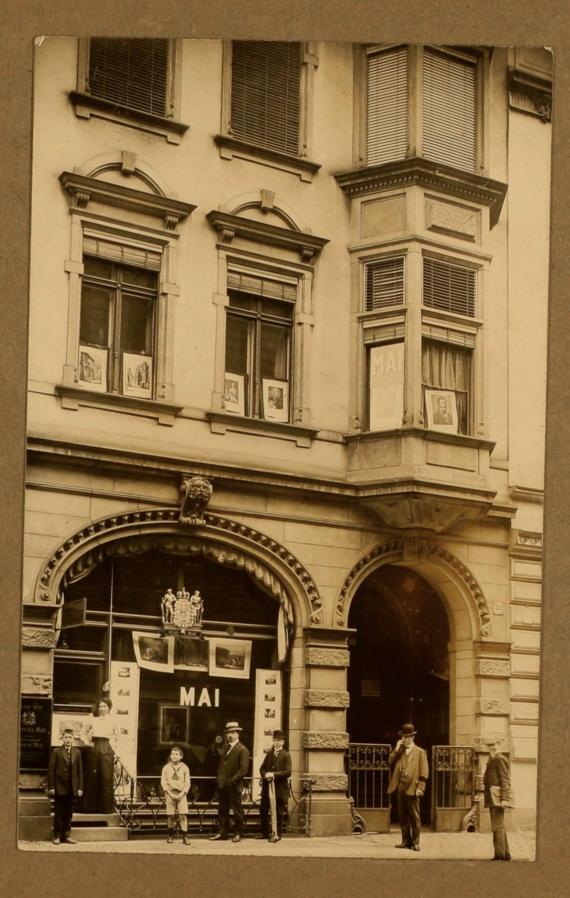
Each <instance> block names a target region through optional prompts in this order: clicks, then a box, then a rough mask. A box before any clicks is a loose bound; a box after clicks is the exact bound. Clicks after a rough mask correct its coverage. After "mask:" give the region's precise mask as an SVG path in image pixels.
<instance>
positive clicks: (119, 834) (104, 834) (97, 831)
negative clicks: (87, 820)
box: [71, 820, 129, 842]
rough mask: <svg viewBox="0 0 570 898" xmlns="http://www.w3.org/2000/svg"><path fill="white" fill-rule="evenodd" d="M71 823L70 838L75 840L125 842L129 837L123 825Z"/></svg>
mask: <svg viewBox="0 0 570 898" xmlns="http://www.w3.org/2000/svg"><path fill="white" fill-rule="evenodd" d="M74 822H75V820H74V821H73V823H74ZM73 823H72V824H71V838H72V839H75V840H76V841H77V842H126V841H127V839H128V838H129V832H128V830H127V829H126V827H124V826H74V825H73Z"/></svg>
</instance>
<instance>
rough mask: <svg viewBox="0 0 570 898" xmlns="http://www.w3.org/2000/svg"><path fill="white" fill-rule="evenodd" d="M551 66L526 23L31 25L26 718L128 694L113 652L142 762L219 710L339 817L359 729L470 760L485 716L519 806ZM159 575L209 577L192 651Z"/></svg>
mask: <svg viewBox="0 0 570 898" xmlns="http://www.w3.org/2000/svg"><path fill="white" fill-rule="evenodd" d="M551 80H552V78H551V59H550V55H549V53H548V52H547V51H545V50H540V49H536V50H530V49H526V50H521V49H506V48H487V47H484V48H483V47H462V48H457V47H431V46H425V47H418V46H385V45H370V46H368V45H365V46H354V45H350V44H334V43H330V44H328V43H316V42H315V43H312V42H311V43H290V44H287V43H275V42H270V43H264V42H247V41H246V42H243V41H238V42H231V41H228V42H224V41H190V40H162V39H156V40H155V39H144V40H132V39H124V40H110V39H91V40H77V39H73V38H52V37H49V38H46V39H45V40H44V41H43V43H41V46H39V47H38V48H37V49H36V58H35V91H34V161H33V191H32V235H31V275H30V327H29V394H28V467H27V500H26V501H27V506H26V525H25V526H26V534H25V561H24V584H23V596H22V601H23V629H22V709H23V710H22V718H24V714H25V713H26V710H25V709H27V712H28V714H29V713H30V709H32V710H33V708H34V707H35V708H36V713H37V715H38V716H41V715H42V714H43V715H44V718H42V719H44V723H45V727H44V729H46V730H47V731H48V739H50V737H51V738H55V732H54V730H55V727H56V722H57V721H58V720H59V719H60V718H61V715H64V716H65V715H67V716H68V717H69V716H70V715H77V716H79V717H81V715H82V714H84V713H86V712H87V710H88V709H89V706H90V704H91V703H92V702H93V701H94V699H95V698H96V697H97V696H98V695H100V694H101V690H102V689H103V688H105V686H106V684H108V683H111V688H112V690H115V696H116V704H117V711H118V712H119V711H120V710H121V693H120V686H121V684H120V682H119V680H118V679H117V678H118V677H119V676H120V675H121V673H120V672H121V670H122V671H123V675H125V671H127V670H128V671H129V676H132V678H133V688H132V691H131V690H129V692H130V694H129V700H128V701H125V702H124V704H125V708H126V710H125V711H124V713H125V726H124V727H123V735H124V738H125V744H128V750H126V754H128V755H129V757H130V763H131V769H132V772H133V773H136V774H137V775H139V776H147V775H148V776H152V775H155V774H156V772H157V770H158V771H159V766H160V764H161V763H163V761H164V755H165V750H166V748H167V745H168V743H169V742H171V741H172V740H180V741H182V742H184V743H185V744H186V745H188V746H189V747H190V748H191V750H192V751H193V752H194V754H193V755H192V757H193V758H194V762H195V769H194V771H193V772H195V773H198V774H199V771H200V760H201V759H202V758H203V756H204V751H205V749H206V748H207V746H208V744H209V743H210V742H211V741H212V739H213V737H214V736H215V735H216V733H218V732H219V731H220V730H221V729H222V728H223V724H224V723H225V722H226V721H227V720H236V719H237V720H238V721H239V722H240V723H241V725H242V726H243V728H244V734H243V739H244V741H245V742H246V744H248V746H249V747H250V748H252V749H253V753H254V762H253V763H254V769H253V773H254V774H255V765H256V763H258V761H259V760H260V757H261V755H260V753H261V752H262V751H263V746H264V744H265V743H266V742H267V740H268V739H270V733H271V730H272V728H273V726H274V725H282V726H283V727H284V728H285V729H286V731H287V734H288V744H289V747H290V749H291V753H292V757H293V767H294V769H293V789H294V790H295V789H301V788H302V786H303V783H306V781H307V780H308V779H310V780H311V787H312V832H314V833H316V834H324V833H339V834H342V833H348V832H350V831H351V827H352V820H351V811H350V797H349V795H350V791H351V789H350V788H349V777H350V774H351V771H350V768H349V765H347V757H349V755H348V754H347V753H348V751H349V746H350V745H360V746H362V745H367V746H376V745H386V744H388V743H390V742H391V743H392V744H393V742H394V739H395V738H397V731H398V727H399V726H400V725H401V724H402V723H403V722H404V721H407V720H412V721H413V722H414V723H415V725H416V726H417V728H418V733H419V735H418V742H419V744H421V745H423V746H424V747H426V748H428V749H433V747H434V746H444V747H445V746H453V747H459V748H462V747H463V748H469V749H473V757H474V758H475V764H476V767H477V769H479V766H480V765H481V764H482V763H483V761H484V757H485V755H484V740H485V738H486V737H488V736H489V735H493V736H498V737H499V738H500V740H501V743H502V750H503V751H505V752H506V753H507V754H508V755H509V758H510V764H511V771H512V779H513V785H514V787H515V790H516V794H517V809H516V810H515V811H513V812H512V813H513V820H514V821H516V822H517V823H518V824H520V825H525V826H526V825H529V826H532V825H533V823H534V815H535V807H536V764H537V734H538V709H539V693H538V686H539V661H540V656H539V649H540V611H541V555H542V501H543V462H544V420H545V373H546V322H547V293H548V227H549V182H550V130H551V128H550V97H551ZM168 589H171V590H172V591H173V592H174V593H176V592H178V593H179V594H180V595H181V596H182V598H184V599H185V598H186V595H187V594H188V595H189V594H191V593H194V592H195V591H196V590H198V591H199V592H200V594H201V596H202V599H203V603H204V604H203V615H202V624H201V635H202V637H206V640H207V641H206V642H205V641H204V640H203V639H202V648H201V649H200V650H199V651H198V654H197V655H195V656H194V655H192V652H193V650H194V649H193V648H192V646H193V645H194V643H192V642H190V643H188V641H186V642H185V641H184V639H182V640H181V639H178V641H177V640H176V638H175V637H173V636H171V637H170V642H168V638H167V637H165V636H164V633H165V626H164V623H165V621H164V619H163V616H162V611H161V600H162V598H163V596H164V595H165V594H166V592H167V590H168ZM182 629H184V628H182ZM179 630H180V627H179ZM172 632H174V631H172ZM133 634H134V635H133ZM182 635H184V634H182ZM164 640H166V641H167V642H168V646H169V648H168V649H167V656H166V655H165V656H164V657H162V655H161V654H160V653H161V651H162V649H161V648H160V646H163V645H164V644H165V643H164ZM157 646H158V648H157ZM173 646H174V649H173V648H172V647H173ZM155 649H157V652H158V654H153V653H154V651H155ZM172 651H174V653H175V656H174V657H172V656H171V653H172ZM188 651H189V652H190V655H191V657H190V655H188V654H187V652H188ZM185 652H186V654H185ZM145 653H146V654H145ZM153 659H154V660H153ZM135 679H136V688H135V683H134V681H135ZM58 715H59V716H58ZM127 718H128V720H127ZM28 719H29V718H28ZM23 727H24V724H23ZM24 731H25V727H24ZM36 735H37V734H36ZM40 743H41V740H40ZM40 743H38V741H37V738H36V742H34V740H33V739H31V741H30V742H29V743H28V742H27V741H26V738H25V737H23V739H22V771H21V788H22V792H23V794H26V795H28V796H31V795H34V794H37V792H38V790H41V789H42V788H43V776H44V768H45V746H44V747H43V748H42V746H41V744H40ZM34 746H35V747H34ZM34 752H35V754H34ZM129 752H130V754H129ZM434 757H435V755H434ZM433 782H434V783H435V780H433ZM434 789H435V785H434ZM357 804H359V802H358V801H357ZM361 804H362V803H361ZM365 805H366V802H364V803H363V807H364V806H365ZM435 807H437V798H436V797H435V796H432V804H431V805H430V806H429V808H428V807H427V805H426V819H427V818H431V820H432V822H434V823H436V821H435V820H434V813H433V808H435ZM454 825H456V824H454Z"/></svg>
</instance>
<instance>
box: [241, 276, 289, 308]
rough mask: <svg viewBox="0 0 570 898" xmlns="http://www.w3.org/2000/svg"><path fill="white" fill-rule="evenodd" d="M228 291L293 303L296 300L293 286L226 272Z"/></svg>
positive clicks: (282, 282)
mask: <svg viewBox="0 0 570 898" xmlns="http://www.w3.org/2000/svg"><path fill="white" fill-rule="evenodd" d="M228 290H239V291H240V292H242V293H249V294H251V295H253V296H263V297H265V298H266V299H282V300H286V301H288V302H295V300H296V299H297V288H296V286H295V285H294V284H288V283H286V282H285V281H274V280H272V279H269V278H261V277H256V276H255V275H251V274H244V273H242V272H239V271H228Z"/></svg>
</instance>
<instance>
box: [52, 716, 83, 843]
mask: <svg viewBox="0 0 570 898" xmlns="http://www.w3.org/2000/svg"><path fill="white" fill-rule="evenodd" d="M72 743H73V727H70V726H66V727H65V728H64V730H63V735H62V745H59V746H58V747H57V748H54V749H53V751H52V753H51V755H50V759H49V767H48V795H50V796H53V800H54V810H53V838H52V841H53V844H54V845H59V844H60V842H63V843H67V844H68V845H75V839H72V838H70V832H71V818H72V817H73V799H74V798H80V797H81V796H82V795H83V764H82V763H81V752H80V751H79V749H78V748H74V747H73V745H72Z"/></svg>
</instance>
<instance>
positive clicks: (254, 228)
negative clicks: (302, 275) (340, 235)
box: [206, 209, 329, 262]
mask: <svg viewBox="0 0 570 898" xmlns="http://www.w3.org/2000/svg"><path fill="white" fill-rule="evenodd" d="M206 217H207V219H208V221H209V222H210V224H211V225H212V227H213V228H214V229H215V230H216V231H218V233H219V234H220V236H221V239H222V241H223V242H224V243H231V242H232V240H233V239H234V237H241V238H243V239H245V240H250V241H252V242H254V243H260V244H265V245H272V246H278V247H280V248H281V249H290V250H293V251H297V252H298V253H299V254H300V256H301V259H302V260H303V261H305V262H310V261H311V260H312V259H313V258H314V256H317V255H318V254H319V253H320V252H321V250H322V248H323V247H324V246H326V244H327V243H328V242H329V241H328V238H326V237H316V236H315V235H314V234H308V233H306V232H303V231H297V230H292V229H290V228H282V227H278V226H277V225H274V224H268V223H266V222H263V221H259V220H257V219H253V218H246V217H245V216H243V215H232V214H230V213H227V212H220V211H218V210H216V209H213V210H212V211H211V212H209V213H208V215H207V216H206Z"/></svg>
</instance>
